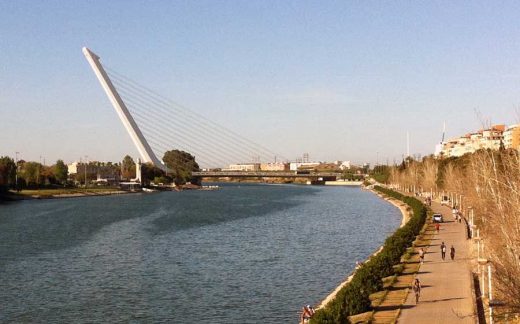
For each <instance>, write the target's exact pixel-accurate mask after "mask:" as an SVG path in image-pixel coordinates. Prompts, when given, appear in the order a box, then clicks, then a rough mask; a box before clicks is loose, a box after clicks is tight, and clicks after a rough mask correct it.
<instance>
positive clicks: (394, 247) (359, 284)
mask: <svg viewBox="0 0 520 324" xmlns="http://www.w3.org/2000/svg"><path fill="white" fill-rule="evenodd" d="M375 190H377V191H378V192H380V193H382V194H384V195H386V196H389V197H392V198H394V199H398V200H400V201H403V202H404V203H406V204H407V205H408V206H409V207H410V208H411V209H412V211H413V215H412V217H411V218H410V220H409V221H408V222H407V223H406V224H405V225H404V226H402V227H400V228H399V229H398V230H396V231H395V233H394V234H392V235H391V236H390V237H388V238H387V239H386V241H385V244H384V245H383V247H382V248H381V250H380V252H379V253H377V254H376V255H374V256H372V257H371V258H370V259H369V260H368V261H367V262H365V263H364V264H363V265H362V266H361V267H359V268H358V269H357V270H356V272H355V273H354V275H353V277H352V279H351V280H350V282H348V283H347V284H346V285H345V286H344V287H343V288H341V289H340V290H339V291H338V293H337V294H336V297H335V298H334V299H333V300H332V301H331V302H329V303H328V304H327V305H326V306H325V307H323V308H321V309H319V310H318V311H317V312H316V314H315V315H314V317H313V318H312V320H311V323H312V324H316V323H349V322H350V319H349V318H350V317H351V316H353V315H357V314H360V313H365V312H370V311H371V310H372V309H373V304H372V302H373V296H372V299H371V295H372V294H375V293H377V292H379V291H381V290H383V289H384V288H385V287H388V285H389V284H391V281H392V279H390V278H389V277H392V276H395V275H396V274H400V273H402V271H403V270H404V266H399V263H400V262H401V257H402V256H403V255H405V253H407V249H408V248H409V247H410V246H411V245H412V243H413V241H414V240H415V238H416V236H417V235H418V234H419V233H420V231H421V229H422V228H423V225H424V223H425V221H426V216H427V210H426V207H425V206H424V205H423V204H422V203H421V201H419V200H417V199H415V198H412V197H406V196H404V195H402V194H400V193H398V192H395V191H392V190H389V189H386V188H382V187H377V186H376V187H375Z"/></svg>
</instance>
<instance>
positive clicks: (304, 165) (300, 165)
mask: <svg viewBox="0 0 520 324" xmlns="http://www.w3.org/2000/svg"><path fill="white" fill-rule="evenodd" d="M318 165H320V163H319V162H291V163H290V164H289V170H291V171H298V169H310V168H313V167H316V166H318Z"/></svg>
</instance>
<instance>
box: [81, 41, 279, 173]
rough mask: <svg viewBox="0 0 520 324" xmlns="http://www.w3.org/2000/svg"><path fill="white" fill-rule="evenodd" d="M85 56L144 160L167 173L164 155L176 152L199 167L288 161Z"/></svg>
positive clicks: (88, 54) (89, 53)
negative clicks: (191, 157) (163, 160)
mask: <svg viewBox="0 0 520 324" xmlns="http://www.w3.org/2000/svg"><path fill="white" fill-rule="evenodd" d="M83 54H84V55H85V57H86V58H87V61H88V62H89V63H90V65H91V67H92V69H93V70H94V73H95V74H96V76H97V78H98V80H99V82H100V83H101V85H102V87H103V89H104V90H105V92H106V94H107V96H108V97H109V99H110V101H111V103H112V105H113V106H114V108H115V110H116V112H117V114H118V115H119V117H120V119H121V121H122V122H123V125H124V126H125V128H126V130H127V131H128V133H129V134H130V137H131V138H132V141H133V142H134V144H135V146H136V147H137V150H138V151H139V154H140V155H141V158H142V160H143V162H151V163H153V164H154V165H155V166H157V167H160V168H162V169H165V166H164V164H163V162H162V156H163V155H164V152H166V151H169V150H172V149H178V150H182V151H185V152H188V153H190V154H192V155H194V156H195V157H196V160H197V162H198V164H199V165H200V166H201V167H202V168H207V169H211V168H221V167H225V166H227V165H229V164H231V163H246V162H252V161H254V162H260V161H262V162H270V161H273V160H274V159H278V160H287V159H286V158H285V157H283V156H281V155H280V154H276V153H274V152H273V151H271V150H269V149H267V148H265V147H263V146H262V145H260V144H258V143H255V142H253V141H251V140H249V139H247V138H245V137H243V136H241V135H239V134H237V133H235V132H233V131H231V130H229V129H227V128H225V127H223V126H220V125H218V124H217V123H215V122H213V121H211V120H209V119H208V118H206V117H204V116H202V115H200V114H198V113H196V112H194V111H192V110H190V109H188V108H186V107H183V106H181V105H179V104H177V103H175V102H173V101H171V100H169V99H167V98H165V97H164V96H162V95H160V94H157V93H155V92H154V91H153V90H151V89H149V88H147V87H145V86H142V85H140V84H139V83H137V82H135V81H133V80H131V79H130V78H128V77H126V76H124V75H123V74H121V73H119V72H117V71H115V70H113V69H111V68H109V67H107V66H105V65H102V64H101V62H100V58H99V56H97V55H96V54H95V53H94V52H92V51H91V50H89V49H88V48H86V47H84V48H83Z"/></svg>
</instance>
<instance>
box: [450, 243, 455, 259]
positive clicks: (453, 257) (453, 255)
mask: <svg viewBox="0 0 520 324" xmlns="http://www.w3.org/2000/svg"><path fill="white" fill-rule="evenodd" d="M450 257H451V261H453V259H455V248H454V247H453V245H452V246H451V249H450Z"/></svg>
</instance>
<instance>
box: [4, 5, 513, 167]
mask: <svg viewBox="0 0 520 324" xmlns="http://www.w3.org/2000/svg"><path fill="white" fill-rule="evenodd" d="M519 16H520V3H518V2H513V1H512V2H506V1H503V2H500V3H499V4H497V3H495V2H491V1H482V2H478V1H475V2H462V1H435V2H419V1H415V2H412V1H403V2H398V1H395V2H382V1H146V2H145V1H0V62H1V63H0V64H1V65H0V89H1V90H0V128H1V129H2V132H1V135H0V155H10V156H14V152H15V151H19V152H21V156H22V157H23V158H24V159H27V160H38V159H39V156H44V157H45V158H46V161H54V160H56V159H58V158H62V159H64V160H65V161H67V162H70V161H73V160H77V159H79V157H82V156H85V155H88V156H89V159H95V160H105V161H106V160H112V161H116V160H120V159H121V158H122V156H124V155H125V154H127V153H130V154H131V155H133V156H137V151H136V150H135V148H134V147H133V145H132V142H131V140H130V138H129V136H128V135H127V134H126V132H125V130H124V129H123V126H122V124H121V123H120V122H119V120H118V117H117V115H116V114H115V112H114V111H113V108H112V107H111V105H110V103H109V101H108V99H107V98H106V96H105V94H104V93H103V92H102V90H101V87H100V86H99V84H98V83H97V80H96V79H95V77H94V75H93V73H92V71H91V70H90V68H89V66H88V64H87V62H86V61H85V58H84V56H83V55H82V53H81V48H82V47H83V46H87V47H89V48H91V49H92V50H93V51H94V52H96V53H97V54H99V55H100V56H101V58H102V62H103V63H104V64H106V65H108V66H109V67H111V68H113V69H115V70H117V71H118V72H121V73H123V74H124V75H126V76H128V77H130V78H131V79H133V80H136V81H138V82H139V83H141V84H145V85H147V86H148V87H149V88H152V89H153V90H155V91H156V92H158V93H160V94H162V95H164V96H166V97H168V98H170V99H172V100H173V101H175V102H177V103H180V104H182V105H184V106H186V107H188V108H190V109H191V110H194V111H196V112H198V113H200V114H202V115H204V116H207V117H208V118H209V119H211V120H214V121H215V122H217V123H219V124H221V125H223V126H225V127H226V128H229V129H231V130H233V131H235V132H237V133H239V134H242V135H243V136H245V137H247V138H249V139H251V140H254V141H255V142H258V143H260V144H262V145H264V146H266V147H268V148H270V149H271V150H273V151H275V152H278V153H280V154H281V155H283V156H285V157H288V158H291V159H292V158H295V157H297V156H301V154H302V153H304V152H308V153H309V154H310V157H311V159H319V160H336V159H339V160H352V161H354V162H358V163H362V162H365V161H369V162H372V163H374V162H376V158H377V156H379V161H380V162H384V161H385V160H386V159H388V160H389V162H393V160H394V159H397V160H400V159H401V156H402V154H404V153H405V152H406V132H407V131H408V132H410V138H411V152H412V153H418V154H422V155H425V154H429V153H432V152H433V149H434V145H435V144H436V143H437V142H438V141H439V140H440V138H441V132H442V124H443V122H444V121H446V123H447V136H448V137H453V136H457V135H461V134H463V133H466V132H468V131H471V130H475V129H478V128H480V127H481V124H482V120H483V121H484V122H492V123H506V124H513V123H517V122H518V116H519V115H518V109H519V107H520V91H519V90H520V55H519V53H520V21H519V20H518V17H519ZM477 112H478V113H477ZM479 116H481V117H479Z"/></svg>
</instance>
